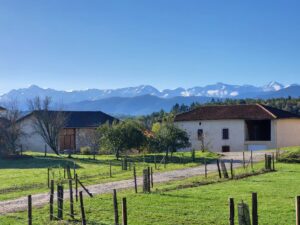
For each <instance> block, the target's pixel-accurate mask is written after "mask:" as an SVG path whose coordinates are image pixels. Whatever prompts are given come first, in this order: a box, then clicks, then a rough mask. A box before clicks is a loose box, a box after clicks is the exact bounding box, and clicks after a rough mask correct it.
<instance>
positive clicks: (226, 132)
mask: <svg viewBox="0 0 300 225" xmlns="http://www.w3.org/2000/svg"><path fill="white" fill-rule="evenodd" d="M222 136H223V140H228V139H229V129H228V128H224V129H223V132H222Z"/></svg>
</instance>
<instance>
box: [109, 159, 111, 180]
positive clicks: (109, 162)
mask: <svg viewBox="0 0 300 225" xmlns="http://www.w3.org/2000/svg"><path fill="white" fill-rule="evenodd" d="M109 177H112V170H111V162H109Z"/></svg>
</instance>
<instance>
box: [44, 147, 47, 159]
mask: <svg viewBox="0 0 300 225" xmlns="http://www.w3.org/2000/svg"><path fill="white" fill-rule="evenodd" d="M44 157H47V145H46V144H45V155H44Z"/></svg>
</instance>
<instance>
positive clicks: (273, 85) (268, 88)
mask: <svg viewBox="0 0 300 225" xmlns="http://www.w3.org/2000/svg"><path fill="white" fill-rule="evenodd" d="M282 88H284V85H282V84H280V83H278V82H276V81H271V82H270V83H269V84H267V85H265V86H264V91H279V90H281V89H282Z"/></svg>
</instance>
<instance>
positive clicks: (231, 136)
mask: <svg viewBox="0 0 300 225" xmlns="http://www.w3.org/2000/svg"><path fill="white" fill-rule="evenodd" d="M175 124H177V125H178V126H179V127H180V128H182V129H184V130H185V131H187V133H188V135H189V137H190V142H191V148H193V149H196V150H197V149H202V148H206V149H208V150H211V151H215V152H230V151H243V150H263V149H275V148H281V147H287V146H297V145H300V117H299V116H298V115H296V114H293V113H290V112H287V111H283V110H279V109H276V108H273V107H270V106H266V105H261V104H252V105H246V104H245V105H226V106H203V107H199V108H197V109H194V110H192V111H189V112H185V113H182V114H178V115H177V116H176V117H175Z"/></svg>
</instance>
